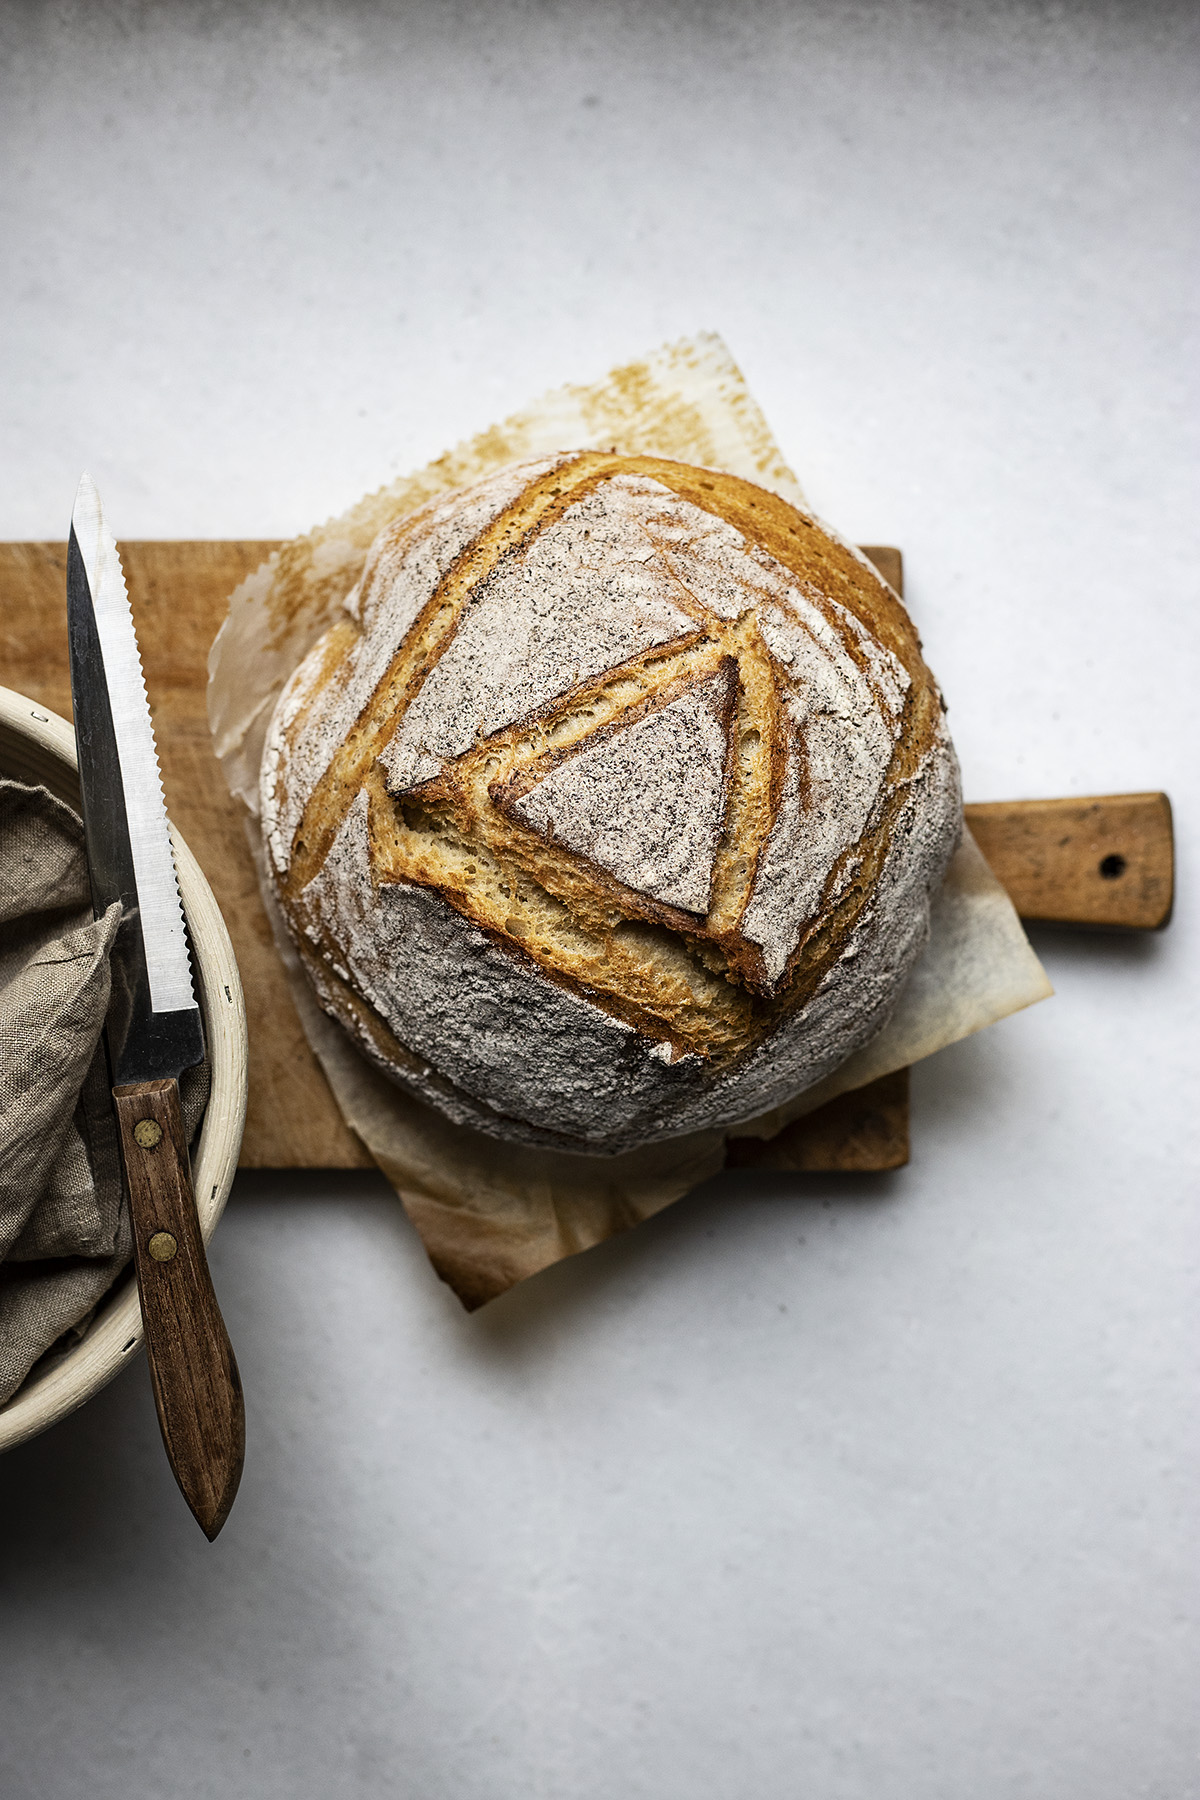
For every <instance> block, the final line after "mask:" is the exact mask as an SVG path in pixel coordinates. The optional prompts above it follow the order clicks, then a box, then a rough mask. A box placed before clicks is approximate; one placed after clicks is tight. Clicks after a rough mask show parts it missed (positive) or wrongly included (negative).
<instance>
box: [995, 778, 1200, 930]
mask: <svg viewBox="0 0 1200 1800" xmlns="http://www.w3.org/2000/svg"><path fill="white" fill-rule="evenodd" d="M966 815H967V823H968V825H969V826H970V827H971V830H972V832H973V833H974V836H975V840H976V842H977V843H978V845H979V848H980V849H981V850H982V851H983V854H984V855H985V856H986V857H987V859H988V862H989V863H990V864H991V866H992V868H993V869H994V871H995V873H996V874H997V875H998V876H999V878H1000V880H1001V881H1002V882H1003V883H1004V885H1005V887H1006V888H1007V889H1008V891H1009V893H1010V894H1011V895H1012V899H1013V904H1014V905H1015V906H1016V909H1017V911H1018V912H1019V913H1020V915H1021V917H1022V918H1023V919H1030V920H1034V919H1036V920H1042V921H1044V922H1047V923H1051V924H1058V925H1090V926H1101V927H1107V928H1108V929H1110V930H1111V929H1123V930H1127V931H1161V930H1162V928H1163V926H1164V925H1166V924H1167V923H1168V921H1169V919H1170V917H1171V907H1172V904H1173V901H1174V893H1175V845H1174V834H1173V830H1172V823H1171V803H1170V801H1169V800H1168V799H1167V796H1166V795H1165V794H1095V795H1091V796H1088V797H1085V798H1082V799H1079V800H999V801H995V802H992V803H991V804H987V805H975V806H968V807H967V808H966Z"/></svg>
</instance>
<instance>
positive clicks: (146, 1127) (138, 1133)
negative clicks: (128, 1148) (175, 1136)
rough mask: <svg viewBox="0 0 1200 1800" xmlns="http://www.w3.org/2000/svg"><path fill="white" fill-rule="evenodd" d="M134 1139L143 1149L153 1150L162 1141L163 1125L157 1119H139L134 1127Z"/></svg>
mask: <svg viewBox="0 0 1200 1800" xmlns="http://www.w3.org/2000/svg"><path fill="white" fill-rule="evenodd" d="M133 1141H134V1143H135V1144H137V1145H138V1146H139V1147H140V1148H141V1149H143V1150H153V1149H154V1147H155V1145H156V1144H160V1143H161V1142H162V1126H161V1125H160V1124H159V1122H158V1120H157V1119H139V1120H138V1122H137V1124H136V1125H135V1126H134V1128H133Z"/></svg>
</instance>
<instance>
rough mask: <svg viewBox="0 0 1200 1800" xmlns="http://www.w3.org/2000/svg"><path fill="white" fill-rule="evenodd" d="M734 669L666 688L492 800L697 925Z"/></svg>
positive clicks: (721, 787) (705, 890) (705, 894)
mask: <svg viewBox="0 0 1200 1800" xmlns="http://www.w3.org/2000/svg"><path fill="white" fill-rule="evenodd" d="M736 681H737V664H736V662H735V660H734V659H733V658H732V657H725V658H723V659H722V661H721V663H720V665H719V666H718V668H717V669H716V671H715V672H714V673H711V674H708V675H705V676H700V677H697V678H694V679H692V680H689V681H686V682H685V683H674V684H672V686H671V687H670V688H668V689H667V690H666V691H665V692H663V693H660V694H658V695H655V696H652V697H651V698H650V699H649V700H648V701H647V703H646V704H645V705H643V706H641V707H637V708H634V709H632V710H631V711H630V712H628V713H626V714H624V715H622V716H621V717H620V718H618V719H617V720H615V721H613V722H612V723H610V724H608V725H605V726H602V727H601V728H600V729H599V730H598V731H596V732H594V733H593V734H591V735H590V736H588V737H585V738H583V739H582V740H581V741H580V742H579V743H577V744H575V745H572V746H571V748H570V749H569V750H568V751H566V752H565V753H561V754H560V755H558V756H555V757H553V758H552V759H548V761H549V766H548V767H547V766H546V764H543V765H542V766H541V768H540V769H539V768H538V766H536V765H535V766H534V767H531V768H529V769H527V770H526V771H524V773H523V774H522V775H521V776H520V777H518V779H517V781H515V782H513V783H511V784H510V785H509V788H508V791H507V792H506V793H501V794H498V795H497V796H496V797H497V799H498V801H499V803H500V804H501V805H502V806H503V808H504V810H505V811H507V812H509V813H510V814H512V815H513V816H515V817H516V818H517V819H518V820H520V822H521V823H522V824H524V825H526V826H528V827H529V828H530V829H531V830H533V831H536V832H537V833H538V834H539V835H540V836H542V837H546V838H550V839H553V840H554V841H555V842H556V843H558V844H561V845H562V846H563V847H564V848H565V849H567V850H570V851H572V852H573V853H574V854H575V855H577V856H580V857H582V858H585V859H586V860H587V861H589V862H591V863H593V864H595V865H596V866H597V867H598V868H600V869H603V870H605V871H606V872H607V873H608V874H610V875H612V876H613V877H615V879H616V880H618V881H620V882H621V883H622V884H623V885H624V886H626V887H628V888H631V889H633V890H634V891H635V892H637V893H640V894H644V895H645V896H647V898H649V899H651V900H654V901H657V902H658V903H659V904H660V905H664V906H671V907H675V908H678V909H679V910H680V911H683V912H687V913H691V914H693V915H698V916H700V917H703V916H704V915H705V914H707V912H708V908H709V899H710V890H711V886H712V873H713V864H714V861H715V858H716V853H717V846H718V843H719V842H720V836H721V830H722V826H723V823H724V818H725V805H726V797H727V788H728V779H729V763H730V752H729V741H730V723H731V719H732V716H733V710H734V704H735V700H736V693H737V687H736Z"/></svg>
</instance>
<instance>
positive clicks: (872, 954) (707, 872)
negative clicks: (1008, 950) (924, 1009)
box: [262, 451, 962, 1152]
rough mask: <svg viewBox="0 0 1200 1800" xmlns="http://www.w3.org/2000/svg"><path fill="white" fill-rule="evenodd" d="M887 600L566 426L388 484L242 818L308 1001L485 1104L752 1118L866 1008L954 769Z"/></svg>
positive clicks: (936, 701) (824, 542) (862, 579)
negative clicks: (397, 503) (453, 469)
mask: <svg viewBox="0 0 1200 1800" xmlns="http://www.w3.org/2000/svg"><path fill="white" fill-rule="evenodd" d="M943 713H944V707H943V705H942V702H941V698H940V696H939V693H938V690H937V687H936V685H935V683H934V681H933V678H932V676H931V675H930V672H929V670H928V669H927V668H926V666H925V663H924V661H923V660H922V657H921V648H920V641H919V639H918V638H917V635H916V632H915V631H914V629H913V626H912V623H911V621H910V620H909V618H908V615H907V613H906V612H905V611H904V608H903V606H902V605H901V604H900V601H899V600H898V599H897V598H896V595H895V594H894V593H893V592H892V590H891V589H890V588H889V587H888V586H887V585H886V584H885V583H884V581H883V580H882V579H881V578H880V576H879V575H878V574H877V572H876V571H875V569H874V568H873V567H872V566H871V564H870V563H868V562H867V561H866V559H865V558H864V557H862V556H861V555H860V554H859V552H858V551H857V550H855V549H853V548H852V547H851V546H850V545H848V544H846V543H843V542H842V541H841V540H840V539H839V538H837V537H836V536H835V535H834V534H833V533H831V532H830V531H829V530H827V529H826V528H825V527H824V526H821V525H819V524H818V523H817V522H816V521H815V520H814V519H813V518H811V517H810V516H809V515H808V514H806V513H804V512H801V511H799V510H798V509H797V508H796V507H794V506H791V505H789V504H788V503H787V502H786V501H784V500H781V499H780V498H779V497H778V496H777V495H775V494H772V493H768V492H767V491H765V490H764V489H762V488H759V487H755V486H754V485H753V484H752V483H750V482H748V481H743V480H741V479H740V478H738V477H736V476H733V475H726V474H720V473H718V472H716V471H713V470H709V469H698V468H692V467H689V466H687V465H685V464H682V463H672V462H667V461H663V460H660V459H658V458H654V457H646V456H637V457H632V456H618V455H615V454H611V455H610V454H604V453H601V452H597V451H582V452H576V453H568V454H563V455H560V456H555V457H552V458H548V459H545V460H543V461H539V462H531V463H524V464H521V465H519V466H515V467H510V468H506V469H504V470H502V471H501V472H500V473H499V474H496V475H494V476H492V477H491V478H489V479H488V480H486V481H482V482H480V483H478V485H476V486H474V487H471V488H467V489H465V490H462V491H460V492H458V493H453V494H450V495H448V496H446V497H444V498H442V499H439V500H437V501H434V502H431V503H430V504H429V505H427V506H425V507H423V508H422V509H421V510H420V511H419V512H416V513H413V514H410V515H409V516H408V517H405V518H402V519H398V520H397V521H396V522H395V523H394V524H393V525H391V526H389V527H388V528H387V529H386V530H385V531H383V532H382V533H381V534H380V536H379V537H378V538H377V539H376V541H375V543H374V544H373V545H372V547H371V550H370V553H369V555H368V557H367V561H366V566H365V568H364V570H363V573H362V577H361V580H360V581H359V582H358V584H357V585H356V587H355V588H354V590H353V591H352V592H351V593H350V594H349V595H348V596H347V599H346V604H345V617H344V619H342V620H341V621H340V622H339V623H338V624H336V625H334V626H333V627H332V629H331V630H329V631H328V632H327V633H326V634H325V636H324V637H323V638H321V640H320V641H319V642H318V643H317V644H316V645H315V647H314V648H313V650H312V651H311V652H310V654H309V655H308V657H307V658H306V659H305V661H304V662H303V663H302V664H301V666H300V667H299V668H298V669H297V670H296V672H295V674H294V675H293V677H292V679H291V681H290V682H289V684H288V686H287V687H286V688H285V690H284V692H283V694H282V696H281V697H280V700H279V704H278V706H277V708H276V711H275V715H274V719H273V721H272V724H271V727H270V731H269V733H268V737H267V743H266V749H265V753H264V759H263V768H262V821H263V830H264V834H265V844H266V853H267V860H268V865H269V869H270V876H271V880H272V882H273V884H274V888H275V892H276V894H277V896H278V900H279V904H280V907H281V909H282V912H283V917H284V919H285V920H286V922H287V926H288V929H289V931H290V933H291V935H292V938H293V940H294V942H295V945H296V948H297V950H298V952H299V954H300V956H301V958H302V960H303V963H304V966H305V968H306V969H307V971H308V974H309V976H310V978H311V980H312V983H313V986H314V987H315V989H316V992H317V995H318V996H319V998H320V1001H321V1004H322V1006H323V1007H324V1008H325V1009H326V1010H327V1011H328V1012H329V1013H331V1014H332V1015H333V1017H334V1018H335V1019H338V1020H340V1022H341V1023H342V1025H343V1026H344V1027H345V1028H346V1029H347V1031H349V1032H350V1034H351V1035H352V1037H353V1038H354V1040H355V1041H356V1043H357V1044H358V1045H359V1046H360V1047H361V1048H362V1049H363V1050H364V1051H366V1053H367V1054H368V1055H369V1056H370V1057H371V1058H372V1059H373V1060H374V1061H375V1062H376V1063H378V1065H379V1066H380V1067H381V1068H382V1069H384V1070H385V1071H386V1073H387V1074H388V1075H390V1076H391V1077H392V1078H393V1079H394V1080H395V1081H397V1082H398V1083H400V1085H401V1086H403V1087H405V1088H407V1089H409V1090H410V1091H411V1092H412V1093H414V1094H416V1095H419V1096H420V1097H421V1098H422V1099H424V1100H427V1101H430V1102H431V1103H432V1104H433V1105H434V1106H437V1107H439V1108H440V1109H441V1110H442V1111H443V1112H444V1113H446V1114H448V1115H449V1116H450V1118H452V1119H454V1120H456V1121H457V1122H460V1123H464V1124H469V1125H472V1126H476V1127H478V1128H480V1129H482V1130H484V1131H487V1132H490V1133H492V1134H493V1135H495V1136H497V1137H502V1138H508V1139H514V1140H517V1141H519V1142H523V1143H535V1144H545V1145H553V1146H556V1147H558V1148H563V1149H569V1150H577V1151H587V1152H616V1151H620V1150H626V1149H630V1148H632V1147H633V1146H635V1145H638V1144H641V1143H646V1142H650V1141H652V1140H655V1139H661V1138H667V1137H672V1136H675V1135H677V1134H679V1133H682V1132H686V1131H694V1130H697V1129H699V1128H701V1127H705V1126H714V1125H723V1124H728V1123H731V1122H734V1121H736V1120H738V1119H745V1118H748V1117H750V1116H752V1115H753V1114H755V1113H758V1112H763V1111H765V1110H767V1109H768V1108H770V1107H773V1106H776V1105H779V1104H780V1103H782V1102H783V1101H784V1100H786V1099H789V1098H790V1097H791V1096H793V1095H795V1094H797V1093H799V1092H800V1091H801V1090H802V1089H804V1088H806V1087H808V1086H810V1085H811V1084H812V1083H813V1082H816V1081H819V1080H820V1079H821V1078H822V1077H823V1076H825V1075H827V1074H828V1073H829V1072H830V1071H831V1070H832V1069H833V1068H835V1067H836V1066H837V1064H838V1063H840V1062H841V1061H843V1060H844V1058H845V1057H847V1056H849V1055H850V1053H851V1052H852V1051H853V1050H856V1049H857V1048H858V1047H859V1046H860V1045H861V1044H863V1043H864V1042H865V1041H866V1040H867V1039H868V1038H869V1037H871V1036H872V1035H873V1033H875V1032H876V1031H878V1030H879V1028H880V1026H881V1025H882V1024H883V1023H884V1022H885V1021H886V1019H887V1017H888V1015H889V1013H890V1011H891V1009H892V1007H893V1005H894V1003H895V1001H896V998H897V995H898V992H899V989H900V987H901V985H902V983H903V981H904V978H905V976H906V975H907V973H908V971H909V969H910V967H911V965H912V963H913V961H914V959H915V957H916V956H917V954H918V952H919V950H920V948H921V946H922V944H923V943H924V941H925V939H926V937H927V935H928V929H929V902H930V897H931V895H932V894H933V893H934V891H935V890H936V888H937V886H938V884H939V883H940V881H941V878H942V874H943V871H944V869H945V865H946V862H947V860H948V858H949V856H950V855H951V852H952V851H953V849H954V847H955V844H956V843H957V840H958V836H959V831H960V825H961V816H962V804H961V796H960V791H959V781H958V768H957V763H956V761H955V757H954V751H953V748H952V746H951V744H950V740H949V737H948V736H947V733H946V730H945V725H944V722H943Z"/></svg>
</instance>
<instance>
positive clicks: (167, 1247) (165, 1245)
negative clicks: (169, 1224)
mask: <svg viewBox="0 0 1200 1800" xmlns="http://www.w3.org/2000/svg"><path fill="white" fill-rule="evenodd" d="M146 1248H147V1250H148V1251H149V1252H150V1254H151V1256H152V1257H153V1258H154V1260H155V1262H170V1260H171V1258H172V1257H173V1256H174V1254H175V1252H176V1250H178V1248H179V1245H178V1244H177V1243H176V1242H175V1239H174V1238H173V1237H172V1236H171V1234H170V1232H169V1231H156V1232H155V1234H154V1236H153V1237H152V1238H151V1239H150V1242H149V1243H148V1244H147V1245H146Z"/></svg>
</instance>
